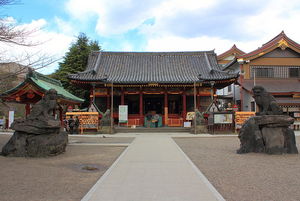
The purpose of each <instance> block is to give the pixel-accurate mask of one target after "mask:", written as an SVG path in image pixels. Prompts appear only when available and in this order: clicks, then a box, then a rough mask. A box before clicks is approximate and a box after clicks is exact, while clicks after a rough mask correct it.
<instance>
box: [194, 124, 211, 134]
mask: <svg viewBox="0 0 300 201" xmlns="http://www.w3.org/2000/svg"><path fill="white" fill-rule="evenodd" d="M207 132H208V130H207V127H206V125H198V126H196V134H205V133H207ZM191 134H195V128H194V127H193V128H192V129H191Z"/></svg>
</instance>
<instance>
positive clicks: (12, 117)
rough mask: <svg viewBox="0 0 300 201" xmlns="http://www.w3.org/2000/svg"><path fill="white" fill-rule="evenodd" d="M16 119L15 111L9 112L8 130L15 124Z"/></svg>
mask: <svg viewBox="0 0 300 201" xmlns="http://www.w3.org/2000/svg"><path fill="white" fill-rule="evenodd" d="M14 118H15V111H9V112H8V128H10V125H11V124H12V123H13V122H14Z"/></svg>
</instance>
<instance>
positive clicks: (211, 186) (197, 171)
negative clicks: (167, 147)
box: [171, 137, 226, 201]
mask: <svg viewBox="0 0 300 201" xmlns="http://www.w3.org/2000/svg"><path fill="white" fill-rule="evenodd" d="M171 139H172V141H173V143H174V144H175V145H176V147H177V149H178V150H179V151H180V152H181V153H182V154H183V156H184V157H185V159H186V160H187V161H188V162H189V163H190V164H191V166H192V167H193V169H194V170H195V171H196V173H197V174H198V176H199V177H200V179H201V180H202V181H203V182H204V184H205V185H206V186H207V187H208V188H209V190H210V191H211V192H212V193H213V194H214V195H215V197H216V199H217V200H219V201H226V200H225V199H224V198H223V196H222V195H221V194H220V193H219V192H218V191H217V189H216V188H215V187H214V186H213V185H212V183H210V181H209V180H208V179H207V178H206V177H205V175H204V174H203V173H202V172H201V171H200V170H199V168H198V167H197V166H196V165H195V164H194V163H193V161H192V160H191V159H190V158H189V157H188V156H187V155H186V154H185V153H184V151H183V150H182V149H181V148H180V147H179V145H178V144H177V143H176V142H175V140H174V139H173V138H172V137H171Z"/></svg>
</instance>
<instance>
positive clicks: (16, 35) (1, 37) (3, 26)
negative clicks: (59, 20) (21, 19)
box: [0, 0, 59, 87]
mask: <svg viewBox="0 0 300 201" xmlns="http://www.w3.org/2000/svg"><path fill="white" fill-rule="evenodd" d="M16 4H20V1H19V0H0V8H3V7H5V6H12V5H16ZM39 31H40V28H28V27H25V26H18V25H16V24H15V23H12V22H10V21H9V20H7V18H4V17H2V18H1V17H0V44H1V43H2V44H3V45H6V46H11V47H18V46H21V47H24V48H27V47H28V48H30V47H33V46H38V45H41V44H43V43H44V42H33V40H30V39H34V37H35V35H36V34H38V32H39ZM40 52H41V51H37V53H28V52H24V53H23V55H19V56H18V58H10V59H9V60H7V59H4V58H3V57H4V56H3V55H4V54H5V53H6V52H3V50H2V52H0V63H3V62H5V63H17V64H22V65H21V66H22V67H21V68H19V69H18V70H17V71H16V72H14V73H11V72H10V73H9V74H6V75H5V73H4V74H3V71H2V72H1V69H0V73H2V76H0V82H4V81H5V80H9V79H11V77H14V76H16V75H19V74H21V73H24V72H25V71H26V70H27V69H28V67H30V68H33V69H35V70H38V69H41V68H45V67H47V66H49V65H51V64H53V63H55V62H57V61H58V60H59V59H55V57H54V56H49V55H45V54H40ZM2 66H3V67H4V68H5V65H2ZM0 87H1V86H0Z"/></svg>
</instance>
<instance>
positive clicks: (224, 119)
mask: <svg viewBox="0 0 300 201" xmlns="http://www.w3.org/2000/svg"><path fill="white" fill-rule="evenodd" d="M232 116H233V114H232V113H231V114H214V123H215V124H232V122H233V118H232Z"/></svg>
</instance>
